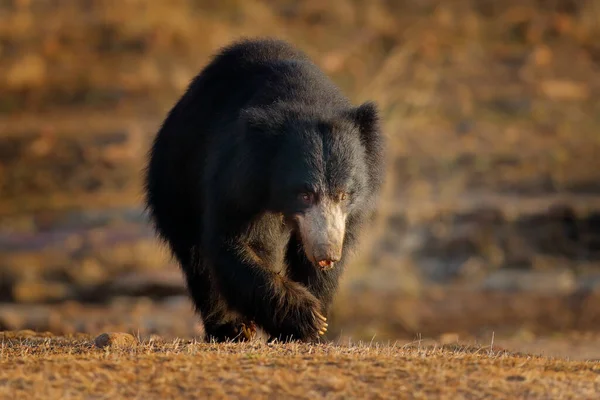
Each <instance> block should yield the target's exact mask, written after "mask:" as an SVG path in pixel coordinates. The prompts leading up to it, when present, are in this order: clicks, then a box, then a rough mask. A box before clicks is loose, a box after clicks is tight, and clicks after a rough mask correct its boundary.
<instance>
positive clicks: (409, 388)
mask: <svg viewBox="0 0 600 400" xmlns="http://www.w3.org/2000/svg"><path fill="white" fill-rule="evenodd" d="M0 335H1V336H0V341H1V347H0V398H6V399H15V398H16V399H20V398H23V399H25V398H34V397H35V398H73V399H76V398H161V399H165V398H182V399H183V398H190V399H192V398H198V397H199V396H200V397H210V398H294V399H314V398H336V399H337V398H340V399H342V398H374V399H382V398H411V399H412V398H414V399H421V398H422V399H425V398H431V397H436V398H469V399H474V398H490V397H493V398H502V399H504V398H505V399H513V398H525V397H526V398H532V399H547V398H564V399H575V398H576V399H593V398H595V396H596V395H597V393H598V392H599V391H600V382H599V381H598V374H599V373H600V366H599V365H598V363H597V362H592V361H567V360H564V359H552V358H541V357H536V356H531V355H527V354H522V353H514V352H510V351H506V350H504V349H501V348H498V347H497V346H495V347H492V346H472V345H471V346H469V345H463V344H452V345H439V344H438V345H431V344H424V343H409V344H402V343H396V344H392V345H373V344H369V343H366V344H365V343H357V344H351V343H350V344H320V345H298V344H273V345H266V344H263V343H248V344H223V345H216V344H201V343H196V342H193V341H181V340H177V341H174V342H165V341H163V340H161V339H160V338H153V339H151V340H148V341H143V342H141V343H139V342H136V341H135V339H134V338H132V339H131V340H129V341H124V342H123V343H121V345H120V346H115V347H110V346H108V347H105V348H103V349H99V348H97V347H95V345H94V340H93V337H90V336H85V335H76V336H71V337H53V336H48V337H36V336H32V335H31V334H28V333H27V332H21V333H4V334H0Z"/></svg>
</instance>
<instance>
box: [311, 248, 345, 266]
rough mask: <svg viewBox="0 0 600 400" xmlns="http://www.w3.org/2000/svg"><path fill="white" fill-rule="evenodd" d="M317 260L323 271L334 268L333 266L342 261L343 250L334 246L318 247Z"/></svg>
mask: <svg viewBox="0 0 600 400" xmlns="http://www.w3.org/2000/svg"><path fill="white" fill-rule="evenodd" d="M316 250H317V251H315V260H316V262H317V264H318V265H319V267H320V268H321V269H330V268H333V264H334V263H336V262H338V261H340V258H341V250H339V249H337V248H335V247H332V246H328V245H325V246H317V249H316Z"/></svg>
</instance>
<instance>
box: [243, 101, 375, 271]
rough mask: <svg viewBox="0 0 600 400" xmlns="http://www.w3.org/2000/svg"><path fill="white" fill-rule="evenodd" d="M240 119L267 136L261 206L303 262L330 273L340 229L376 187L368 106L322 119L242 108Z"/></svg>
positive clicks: (369, 203) (363, 208) (302, 110)
mask: <svg viewBox="0 0 600 400" xmlns="http://www.w3.org/2000/svg"><path fill="white" fill-rule="evenodd" d="M245 116H246V120H247V122H248V123H249V126H250V127H251V128H252V129H251V130H252V131H253V132H259V134H260V135H261V136H262V137H263V138H264V137H265V136H264V135H266V136H267V137H269V138H270V140H268V141H262V140H261V142H262V143H266V144H265V148H263V149H262V150H263V152H262V154H266V157H267V158H269V160H268V162H269V168H268V171H270V172H269V173H270V176H268V177H265V184H266V185H267V187H268V190H267V191H268V193H267V195H266V198H267V199H268V200H267V203H268V207H267V208H268V209H269V210H270V211H273V212H278V213H282V214H283V215H284V217H285V220H286V221H288V223H291V224H292V226H293V227H294V231H295V232H296V233H297V234H298V236H299V238H300V240H301V242H302V246H303V248H304V253H305V254H306V257H307V258H308V260H310V261H311V263H313V264H314V265H315V266H316V267H318V268H320V269H322V270H328V269H331V268H333V266H334V264H335V263H336V262H337V261H339V260H340V259H341V257H342V249H343V245H344V238H345V234H346V227H347V225H348V224H349V223H356V221H357V220H358V219H360V218H361V217H363V216H364V215H365V213H366V212H367V211H368V210H370V209H372V207H373V206H374V204H373V202H374V200H375V196H376V195H377V193H378V191H379V188H380V186H381V184H382V179H383V171H382V170H383V160H382V159H383V137H382V133H381V130H380V127H379V118H378V115H377V108H376V106H375V104H373V103H371V102H368V103H364V104H362V105H360V106H358V107H351V108H348V109H342V110H339V109H338V110H337V111H329V112H328V113H327V114H324V111H323V110H318V109H317V110H315V109H314V108H311V107H306V106H305V107H291V108H289V107H287V108H280V107H277V106H270V107H266V108H259V109H251V110H246V111H245ZM264 151H266V153H265V152H264ZM270 155H272V157H271V156H270ZM353 220H354V221H353Z"/></svg>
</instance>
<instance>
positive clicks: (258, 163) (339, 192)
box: [144, 37, 385, 342]
mask: <svg viewBox="0 0 600 400" xmlns="http://www.w3.org/2000/svg"><path fill="white" fill-rule="evenodd" d="M384 145H385V140H384V135H383V132H382V129H381V121H380V116H379V111H378V108H377V105H376V103H375V102H373V101H366V102H364V103H362V104H360V105H358V106H355V105H353V104H352V103H351V102H350V100H349V99H348V98H347V97H346V96H345V95H344V94H343V93H342V91H341V90H340V88H338V87H337V86H336V85H335V84H334V83H333V81H332V80H330V79H329V77H328V76H327V75H326V74H325V73H324V72H323V71H322V70H321V69H320V68H319V67H318V66H317V65H316V64H315V63H314V62H313V61H311V59H310V58H309V57H308V56H307V54H306V53H305V52H304V51H302V50H300V49H298V48H297V47H295V46H294V45H292V44H290V43H289V42H287V41H284V40H281V39H277V38H270V37H266V38H264V37H263V38H243V39H240V40H238V41H235V42H233V43H230V44H229V45H226V46H224V47H222V48H221V49H220V50H219V51H218V52H217V53H215V54H213V55H212V58H211V60H209V62H208V64H207V65H206V66H205V67H204V68H203V69H202V70H201V71H200V72H199V73H198V75H196V76H195V77H194V78H193V79H192V80H191V82H190V83H189V85H188V87H187V88H186V90H185V92H184V93H183V95H182V96H181V98H180V99H179V100H178V101H177V102H176V103H175V104H174V106H173V107H172V108H171V109H170V111H169V112H168V113H167V115H166V117H165V119H164V121H163V122H162V124H161V126H160V127H159V129H158V132H157V133H156V136H155V137H154V140H153V143H152V144H151V147H150V150H149V155H148V160H147V165H146V168H145V177H144V193H145V208H146V210H147V211H148V214H149V218H150V220H151V223H152V224H153V226H154V230H155V232H156V233H157V237H159V238H160V239H162V241H163V243H166V245H168V247H169V248H170V252H171V253H172V255H173V256H174V258H175V259H176V261H177V262H178V264H179V265H180V267H181V270H182V273H183V276H184V279H185V283H186V287H187V289H188V292H189V295H190V297H191V300H192V301H193V304H194V307H195V311H196V313H197V314H199V316H200V317H201V319H202V323H203V326H204V334H205V339H206V340H208V341H216V342H224V341H238V340H241V341H244V340H250V339H252V338H253V337H255V335H256V329H257V327H258V328H260V329H262V331H263V332H265V333H266V334H267V335H268V340H280V341H288V340H292V341H300V342H315V341H317V342H318V341H320V340H323V339H324V338H325V336H323V335H324V334H325V333H326V330H327V326H328V324H327V316H328V313H329V310H330V306H331V303H332V301H333V298H334V296H335V293H336V291H337V290H338V286H339V279H340V277H341V275H342V272H343V271H344V267H345V265H346V264H347V263H348V259H349V257H350V254H352V253H355V251H354V250H355V249H356V246H357V244H358V242H359V234H360V232H361V229H362V227H364V226H365V225H366V224H367V223H369V222H370V221H372V220H373V217H374V215H375V214H376V204H377V200H378V198H379V195H380V192H381V187H382V185H383V183H384V169H385V167H384V164H385V161H384Z"/></svg>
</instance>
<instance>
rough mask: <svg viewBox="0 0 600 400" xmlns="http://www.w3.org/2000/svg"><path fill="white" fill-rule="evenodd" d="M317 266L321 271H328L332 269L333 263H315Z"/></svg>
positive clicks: (325, 261) (326, 261) (327, 261)
mask: <svg viewBox="0 0 600 400" xmlns="http://www.w3.org/2000/svg"><path fill="white" fill-rule="evenodd" d="M317 265H318V266H319V269H321V271H329V270H330V269H333V266H334V265H335V263H334V262H333V261H330V260H321V261H319V262H318V263H317Z"/></svg>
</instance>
